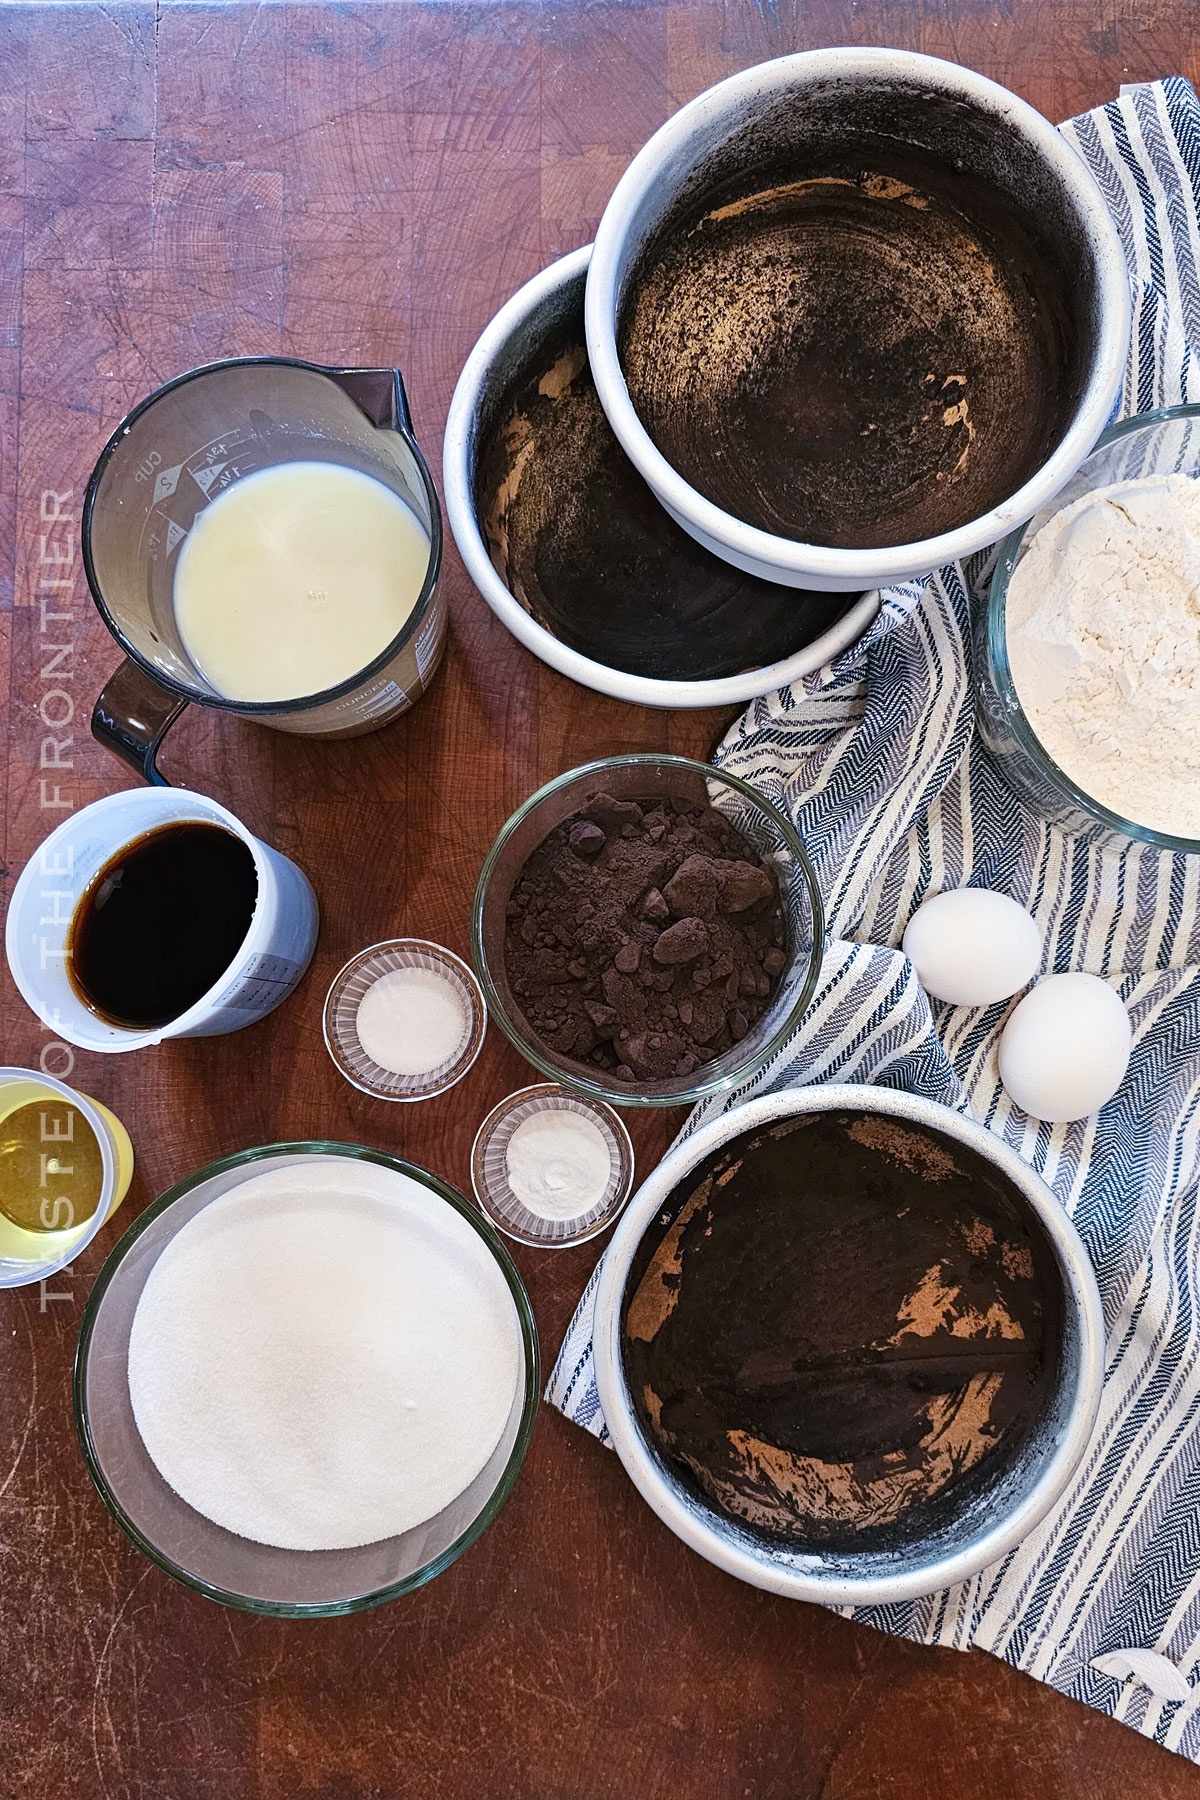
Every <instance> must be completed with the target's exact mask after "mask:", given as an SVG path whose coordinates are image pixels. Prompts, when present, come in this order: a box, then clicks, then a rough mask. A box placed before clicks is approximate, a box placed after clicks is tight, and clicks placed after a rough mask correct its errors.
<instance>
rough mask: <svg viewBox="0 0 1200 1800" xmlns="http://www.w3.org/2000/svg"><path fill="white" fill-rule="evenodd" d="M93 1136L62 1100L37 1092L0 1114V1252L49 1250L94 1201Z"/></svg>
mask: <svg viewBox="0 0 1200 1800" xmlns="http://www.w3.org/2000/svg"><path fill="white" fill-rule="evenodd" d="M103 1189H104V1164H103V1160H102V1157H101V1151H100V1145H99V1143H98V1142H97V1140H96V1134H95V1132H94V1131H93V1130H92V1128H91V1126H90V1125H89V1124H88V1122H87V1120H86V1119H85V1118H84V1116H83V1114H82V1113H81V1112H80V1111H79V1109H78V1107H75V1106H72V1104H71V1102H70V1101H69V1100H65V1099H63V1098H62V1097H61V1096H59V1095H57V1094H54V1093H51V1092H48V1091H46V1090H44V1089H43V1090H42V1091H41V1092H39V1093H38V1094H37V1097H36V1098H35V1099H32V1100H26V1101H24V1103H23V1104H19V1105H17V1106H16V1107H14V1108H13V1110H12V1111H10V1112H9V1113H7V1114H6V1115H5V1116H3V1117H0V1254H2V1255H5V1256H17V1257H19V1256H26V1257H31V1258H37V1259H39V1260H40V1259H42V1258H46V1257H49V1256H51V1255H52V1254H53V1253H54V1252H55V1251H56V1250H57V1249H59V1248H61V1247H62V1246H63V1245H64V1244H66V1243H67V1242H68V1240H69V1239H71V1238H72V1237H75V1236H77V1235H78V1234H79V1232H80V1231H81V1230H82V1229H83V1227H84V1226H85V1225H86V1224H87V1223H88V1221H89V1219H91V1218H92V1217H93V1216H94V1214H95V1212H96V1208H97V1207H98V1206H99V1204H100V1199H101V1195H102V1193H103Z"/></svg>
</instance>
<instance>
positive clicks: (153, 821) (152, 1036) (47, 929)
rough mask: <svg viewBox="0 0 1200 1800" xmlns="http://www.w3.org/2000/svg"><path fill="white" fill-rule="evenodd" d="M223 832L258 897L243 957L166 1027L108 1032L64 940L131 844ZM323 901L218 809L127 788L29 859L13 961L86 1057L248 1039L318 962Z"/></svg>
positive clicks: (47, 1019)
mask: <svg viewBox="0 0 1200 1800" xmlns="http://www.w3.org/2000/svg"><path fill="white" fill-rule="evenodd" d="M184 821H187V822H196V823H200V824H206V825H223V826H224V827H225V828H226V830H228V831H232V832H233V834H234V836H235V837H239V838H240V839H241V840H242V842H243V844H245V845H246V847H247V849H248V850H249V851H250V853H251V855H252V856H253V858H254V871H255V874H256V875H257V877H258V896H257V899H256V901H255V906H254V915H253V917H252V919H251V921H250V928H249V930H248V931H247V933H246V936H245V939H244V940H243V942H242V945H241V948H240V949H239V951H238V953H237V955H236V956H235V958H234V959H233V961H232V963H231V964H230V965H229V968H228V969H227V970H226V971H225V973H224V974H223V975H222V976H221V978H220V979H219V980H218V981H217V982H215V983H214V984H213V986H212V987H211V988H210V989H209V990H208V992H207V993H206V994H202V995H201V997H200V999H199V1000H197V1001H196V1003H195V1005H194V1006H190V1007H189V1008H188V1009H187V1011H186V1012H183V1013H180V1015H179V1017H178V1018H177V1019H171V1020H170V1021H169V1022H168V1023H167V1024H166V1025H155V1026H153V1027H152V1028H150V1029H149V1030H137V1029H133V1028H129V1027H126V1026H122V1025H113V1024H110V1023H109V1021H108V1020H107V1019H102V1018H100V1017H99V1015H98V1014H97V1013H95V1012H93V1011H92V1009H91V1008H90V1007H89V1006H88V1005H87V1004H86V1002H85V1001H84V1000H83V999H82V998H81V996H80V995H79V993H78V992H77V991H76V989H75V987H74V986H73V984H72V982H71V978H70V974H69V973H68V959H67V939H68V934H69V932H70V927H71V920H72V918H73V916H74V913H75V908H76V905H77V904H78V902H79V900H80V898H81V897H82V895H83V894H84V892H85V891H86V889H87V887H88V884H89V882H90V881H91V880H92V878H93V876H95V875H97V874H99V872H100V870H101V869H102V868H103V867H104V865H105V864H106V863H107V862H109V861H111V859H112V858H113V857H114V856H115V855H116V854H117V853H118V851H120V850H122V849H124V848H125V846H126V845H127V844H132V843H133V842H134V841H135V839H137V838H140V837H142V836H143V835H144V834H145V833H146V832H149V831H154V830H155V829H157V828H158V827H159V826H162V825H173V824H176V823H180V822H184ZM317 923H318V913H317V898H316V895H315V894H314V893H313V890H312V887H311V885H310V883H309V880H308V877H307V876H306V875H305V874H304V873H303V872H302V871H301V870H300V869H298V868H297V867H296V864H295V863H294V862H291V861H289V859H288V858H287V857H286V856H283V855H281V853H280V852H279V851H278V850H272V849H271V848H270V846H269V845H268V844H264V843H262V842H261V840H260V839H258V838H256V837H255V836H254V835H253V834H252V833H251V832H249V831H248V830H247V829H246V827H245V826H244V825H243V824H242V822H241V820H240V819H238V818H236V817H235V815H234V814H233V813H231V812H230V811H228V809H227V808H226V807H224V806H220V805H219V804H218V803H217V801H215V800H210V799H208V798H207V796H205V795H204V794H194V793H189V792H188V790H187V789H186V788H171V787H144V788H131V789H130V790H129V791H128V792H126V793H121V794H109V795H107V796H106V798H105V799H103V800H97V801H95V802H94V803H93V804H92V805H91V806H85V807H84V808H83V809H82V811H80V812H78V813H76V814H75V815H74V816H73V817H72V818H69V819H65V820H64V821H63V823H62V824H61V825H60V826H59V827H58V829H57V830H56V831H52V832H51V834H50V836H49V837H48V838H47V839H46V840H45V842H44V843H43V844H41V846H40V847H39V848H38V849H37V850H36V851H35V852H34V854H33V856H32V857H30V859H29V861H28V862H27V863H26V865H25V867H24V868H23V869H22V871H21V873H20V876H19V877H18V879H17V885H16V887H15V888H14V889H13V897H12V901H11V904H10V905H9V909H8V924H7V927H6V930H5V946H4V947H5V951H6V953H7V956H8V966H9V968H10V969H11V970H12V975H13V980H14V981H15V982H16V984H17V987H18V989H19V990H20V992H21V995H22V998H23V999H24V1000H25V1001H26V1003H27V1004H28V1005H29V1006H30V1007H32V1009H33V1011H34V1012H35V1013H37V1015H38V1017H39V1018H40V1019H41V1020H42V1021H43V1023H44V1024H46V1025H47V1026H48V1027H49V1028H50V1029H51V1030H52V1031H54V1032H55V1033H56V1034H57V1035H58V1036H59V1037H61V1038H63V1039H65V1040H66V1042H67V1043H69V1044H75V1045H77V1046H78V1048H79V1049H81V1050H98V1051H100V1052H101V1053H106V1054H112V1053H119V1052H121V1051H123V1050H140V1049H141V1048H142V1047H143V1046H144V1045H147V1044H158V1043H161V1042H162V1040H163V1039H164V1038H174V1037H217V1036H220V1035H221V1034H222V1033H225V1032H230V1031H240V1030H241V1029H242V1028H243V1026H246V1025H253V1024H255V1023H256V1021H257V1020H259V1019H262V1018H265V1017H266V1015H267V1014H268V1013H269V1012H273V1011H274V1010H275V1008H276V1007H277V1006H278V1005H279V1004H280V1002H281V1001H283V1000H286V999H287V997H288V995H289V994H290V993H291V992H292V990H293V988H294V987H295V986H296V985H297V983H298V982H299V980H300V978H301V976H302V975H303V974H304V971H305V970H306V969H307V967H308V965H309V963H310V961H311V960H312V953H313V950H314V948H315V947H316V942H317Z"/></svg>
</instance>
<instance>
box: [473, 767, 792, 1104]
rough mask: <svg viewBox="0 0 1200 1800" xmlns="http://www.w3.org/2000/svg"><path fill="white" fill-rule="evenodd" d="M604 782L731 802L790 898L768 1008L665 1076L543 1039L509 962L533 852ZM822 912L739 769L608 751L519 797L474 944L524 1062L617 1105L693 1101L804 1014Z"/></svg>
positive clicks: (783, 836) (738, 1075)
mask: <svg viewBox="0 0 1200 1800" xmlns="http://www.w3.org/2000/svg"><path fill="white" fill-rule="evenodd" d="M600 793H609V794H612V795H613V796H614V797H615V798H616V799H618V800H647V799H650V798H662V797H663V796H666V797H668V798H671V799H676V800H686V801H688V802H690V803H691V804H693V805H699V806H712V807H715V808H716V809H717V810H718V811H719V812H722V813H724V814H725V815H726V817H727V818H728V819H729V820H730V822H731V823H732V824H734V825H736V826H737V828H738V830H739V831H740V832H741V833H742V835H743V836H744V837H745V838H746V840H747V842H748V843H749V844H751V845H752V847H753V848H754V850H755V851H756V852H757V853H758V855H759V856H760V857H761V858H762V859H763V862H764V863H765V864H766V865H767V867H768V868H769V869H771V870H772V871H773V872H774V875H775V878H776V881H777V883H778V887H779V897H780V903H781V906H782V909H783V921H784V930H785V936H786V942H785V945H784V949H785V951H786V953H787V959H788V960H787V965H786V967H785V968H784V970H783V973H782V974H781V975H780V977H779V983H778V986H777V987H776V990H775V993H774V995H773V996H772V998H771V1003H770V1005H769V1006H768V1007H767V1009H766V1011H765V1012H764V1013H763V1014H762V1016H761V1017H760V1018H759V1019H758V1020H757V1021H756V1023H755V1024H754V1025H752V1026H751V1028H750V1030H749V1031H748V1032H747V1033H746V1036H745V1037H744V1038H742V1039H741V1041H740V1042H739V1043H738V1044H737V1045H735V1046H734V1048H733V1049H731V1050H727V1051H726V1052H725V1054H724V1055H723V1056H718V1057H714V1058H713V1060H712V1061H711V1062H706V1063H701V1064H700V1066H699V1067H698V1068H697V1069H695V1070H694V1071H693V1072H692V1074H690V1075H684V1076H679V1077H674V1078H672V1079H670V1080H666V1081H639V1082H626V1081H618V1080H617V1078H616V1076H615V1074H613V1073H612V1072H611V1071H609V1070H606V1069H599V1068H592V1067H590V1066H589V1065H586V1064H583V1063H576V1062H572V1061H571V1060H570V1058H568V1057H565V1056H559V1055H558V1054H557V1053H556V1052H555V1051H553V1050H551V1049H548V1048H547V1047H546V1046H545V1045H544V1044H542V1043H540V1042H538V1041H536V1040H535V1039H534V1037H533V1034H532V1032H531V1031H530V1030H529V1029H528V1027H527V1026H526V1023H525V1018H524V1014H523V1013H522V1011H521V1007H520V1005H519V1003H518V1001H517V999H516V996H515V995H514V994H513V992H512V990H511V988H510V986H509V983H508V977H507V974H506V971H505V957H504V940H505V931H506V926H507V914H508V902H509V899H510V897H511V895H512V891H513V889H514V887H515V886H516V884H517V881H518V879H519V877H520V874H521V871H522V869H523V868H524V866H525V863H526V861H527V860H528V858H529V856H530V855H531V854H532V852H533V851H534V850H536V849H537V847H538V845H539V844H541V843H543V842H544V840H545V839H546V838H547V837H548V836H549V834H550V833H551V832H552V831H553V830H554V828H555V826H556V825H560V824H561V823H562V821H563V820H564V819H567V818H569V817H570V816H571V814H572V813H576V812H579V811H580V809H581V808H582V807H584V806H586V805H587V804H588V802H589V800H591V799H592V798H593V796H595V795H596V794H600ZM824 940H825V919H824V912H823V909H822V905H821V894H820V890H819V889H818V887H817V878H816V876H815V874H814V873H813V868H812V864H811V863H810V862H809V860H808V853H807V851H806V850H805V848H804V845H803V843H802V842H801V839H800V837H799V835H798V833H797V832H796V829H795V827H794V826H793V825H792V824H791V822H790V820H788V819H787V818H786V817H785V815H784V814H783V813H782V812H780V810H779V808H778V807H777V806H775V805H774V804H773V803H772V802H771V801H770V800H768V799H767V798H766V796H765V795H764V794H760V793H759V792H758V791H757V789H755V788H752V787H751V786H750V784H749V783H748V782H745V781H743V780H742V779H741V777H740V776H737V775H733V774H730V773H728V772H726V771H725V770H722V769H715V768H713V767H712V766H711V764H709V763H702V762H694V761H693V760H692V758H691V757H687V756H656V755H653V754H650V753H638V754H631V755H628V756H606V757H602V758H601V759H600V760H599V761H597V762H591V763H585V764H584V765H583V766H582V767H581V768H578V769H570V770H568V771H567V773H566V774H565V775H559V776H557V777H556V778H555V780H553V781H548V782H547V783H546V785H545V787H541V788H539V789H538V790H537V792H536V794H532V795H531V796H530V798H529V799H528V800H526V802H525V804H524V805H523V806H520V807H518V808H517V810H516V812H515V813H514V814H513V816H512V818H511V819H509V821H508V823H507V825H505V827H504V829H503V830H502V831H501V833H500V835H499V837H498V838H497V839H496V841H495V843H494V844H493V845H492V847H491V849H490V850H489V851H488V854H487V856H486V857H485V859H484V864H483V868H482V869H481V870H480V874H479V881H478V884H477V885H476V888H475V901H474V907H473V910H472V920H471V952H472V956H473V958H474V962H475V972H476V974H477V975H478V976H479V980H480V982H481V984H482V986H483V991H484V995H485V996H486V999H487V1006H488V1011H489V1012H490V1013H491V1015H492V1017H493V1018H494V1019H495V1020H496V1021H497V1023H498V1024H499V1026H500V1029H501V1030H502V1031H503V1032H504V1034H505V1036H506V1037H507V1038H508V1039H509V1041H510V1042H511V1043H512V1044H514V1045H515V1046H516V1048H517V1049H518V1050H519V1051H520V1052H521V1055H522V1056H523V1057H524V1058H525V1059H526V1061H527V1062H530V1063H532V1064H533V1066H534V1068H536V1069H540V1070H541V1071H542V1073H543V1074H544V1075H548V1076H550V1078H551V1080H553V1081H561V1082H562V1084H563V1086H564V1087H568V1088H573V1089H575V1091H576V1092H577V1093H580V1094H587V1095H588V1096H590V1097H591V1098H592V1099H596V1100H606V1101H608V1102H609V1104H610V1105H612V1106H691V1105H692V1104H693V1103H694V1102H695V1101H697V1100H701V1099H703V1098H704V1097H705V1096H706V1095H708V1094H717V1093H721V1092H724V1091H725V1090H726V1089H728V1088H731V1087H734V1086H736V1085H737V1083H738V1082H740V1081H745V1080H746V1079H747V1077H748V1076H752V1075H754V1074H756V1073H757V1072H758V1071H759V1070H760V1069H761V1068H763V1066H764V1065H765V1064H766V1063H767V1062H769V1061H770V1059H771V1057H772V1056H773V1055H774V1054H775V1052H776V1051H777V1050H778V1049H779V1048H780V1047H781V1046H782V1045H783V1044H784V1042H785V1041H786V1040H787V1038H789V1037H790V1036H791V1034H792V1032H794V1031H795V1029H796V1027H797V1026H798V1025H799V1023H800V1020H801V1018H802V1017H803V1015H804V1012H805V1010H806V1008H807V1006H808V1003H809V1001H810V1000H811V999H812V996H813V991H814V989H815V988H816V985H817V976H818V975H819V973H820V969H821V954H822V950H823V948H824Z"/></svg>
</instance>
